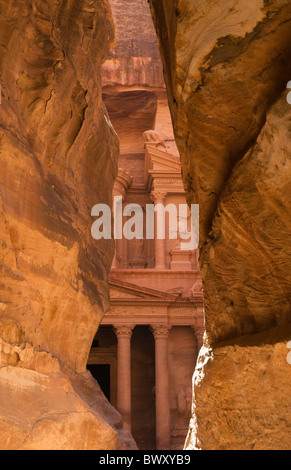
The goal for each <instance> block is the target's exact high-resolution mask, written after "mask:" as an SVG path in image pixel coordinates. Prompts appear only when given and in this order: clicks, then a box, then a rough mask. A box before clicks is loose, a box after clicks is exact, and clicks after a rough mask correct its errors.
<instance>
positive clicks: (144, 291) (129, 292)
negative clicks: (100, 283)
mask: <svg viewBox="0 0 291 470" xmlns="http://www.w3.org/2000/svg"><path fill="white" fill-rule="evenodd" d="M109 285H110V299H111V300H112V301H114V300H133V301H134V300H141V299H142V300H149V301H150V300H152V301H154V300H166V301H167V300H168V301H175V300H176V299H177V298H178V297H179V293H166V292H161V291H158V290H154V289H149V288H147V287H143V286H139V285H136V284H130V283H128V282H124V281H121V280H119V279H112V278H111V279H110V282H109Z"/></svg>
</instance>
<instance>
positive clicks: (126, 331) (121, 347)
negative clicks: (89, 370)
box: [114, 325, 134, 431]
mask: <svg viewBox="0 0 291 470" xmlns="http://www.w3.org/2000/svg"><path fill="white" fill-rule="evenodd" d="M133 328H134V325H118V326H115V328H114V329H115V333H116V336H117V341H118V342H117V409H118V411H119V412H120V414H121V416H122V418H123V422H124V428H125V429H128V430H129V431H130V430H131V336H132V331H133Z"/></svg>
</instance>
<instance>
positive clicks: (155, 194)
mask: <svg viewBox="0 0 291 470" xmlns="http://www.w3.org/2000/svg"><path fill="white" fill-rule="evenodd" d="M166 196H167V191H161V190H156V189H155V190H153V191H152V192H151V200H152V201H153V202H154V203H155V204H158V203H160V204H163V202H164V200H165V197H166Z"/></svg>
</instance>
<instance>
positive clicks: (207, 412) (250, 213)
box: [150, 0, 291, 449]
mask: <svg viewBox="0 0 291 470" xmlns="http://www.w3.org/2000/svg"><path fill="white" fill-rule="evenodd" d="M150 4H151V8H152V13H153V17H154V21H155V25H156V29H157V32H158V35H159V38H160V46H161V53H162V57H163V62H164V70H165V79H166V84H167V89H168V97H169V104H170V108H171V113H172V118H173V122H174V127H175V135H176V140H177V143H178V147H179V150H180V154H181V160H182V167H183V177H184V182H185V189H186V192H187V195H188V201H189V203H199V204H200V265H201V273H202V277H203V284H204V295H205V315H206V319H205V321H206V333H207V337H206V340H205V345H204V346H205V347H204V348H203V350H202V351H201V354H200V360H199V363H198V366H197V370H196V373H195V377H194V402H193V418H192V420H191V423H190V431H189V436H188V440H187V443H186V447H187V448H202V449H233V448H241V449H258V448H263V449H272V448H278V449H282V448H283V449H284V448H288V449H290V448H291V440H290V433H289V427H290V423H291V416H290V405H291V399H290V393H289V392H290V390H289V387H288V385H287V384H288V383H290V378H291V366H290V365H288V363H287V361H286V356H287V352H288V351H287V348H286V345H287V341H288V340H290V337H291V328H290V321H291V309H290V292H291V279H290V267H291V251H290V250H291V248H290V247H291V243H290V242H291V230H290V209H291V199H290V187H291V184H290V183H291V171H290V169H291V139H290V123H291V107H290V105H289V104H288V103H287V101H286V94H287V92H286V84H287V82H288V81H289V80H290V78H291V62H290V53H291V28H290V26H291V3H290V1H287V0H279V1H268V2H267V1H265V2H264V1H263V0H256V1H253V0H250V1H238V2H237V1H233V0H228V1H225V2H214V1H211V0H198V1H195V2H193V1H190V0H183V1H182V0H177V1H176V2H168V1H166V0H151V2H150Z"/></svg>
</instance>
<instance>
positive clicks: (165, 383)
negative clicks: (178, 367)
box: [152, 325, 171, 450]
mask: <svg viewBox="0 0 291 470" xmlns="http://www.w3.org/2000/svg"><path fill="white" fill-rule="evenodd" d="M152 331H153V335H154V337H155V360H156V444H157V450H170V449H171V424H170V390H169V365H168V336H169V331H170V327H168V326H167V325H157V326H156V325H153V326H152Z"/></svg>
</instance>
